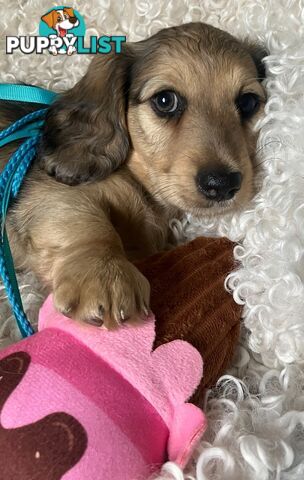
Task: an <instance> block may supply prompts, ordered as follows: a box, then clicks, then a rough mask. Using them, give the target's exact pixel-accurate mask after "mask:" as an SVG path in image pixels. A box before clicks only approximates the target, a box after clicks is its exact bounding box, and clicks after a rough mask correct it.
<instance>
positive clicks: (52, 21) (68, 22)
mask: <svg viewBox="0 0 304 480" xmlns="http://www.w3.org/2000/svg"><path fill="white" fill-rule="evenodd" d="M41 20H42V21H43V22H45V23H46V24H47V26H48V27H49V28H53V29H54V30H56V31H57V30H59V28H60V29H61V30H62V31H63V30H64V31H66V30H70V29H71V28H75V27H77V26H78V25H79V20H78V19H77V18H76V16H75V13H74V10H73V9H72V8H68V7H66V8H64V9H63V10H56V9H54V10H51V11H50V12H49V13H47V14H46V15H43V16H42V17H41Z"/></svg>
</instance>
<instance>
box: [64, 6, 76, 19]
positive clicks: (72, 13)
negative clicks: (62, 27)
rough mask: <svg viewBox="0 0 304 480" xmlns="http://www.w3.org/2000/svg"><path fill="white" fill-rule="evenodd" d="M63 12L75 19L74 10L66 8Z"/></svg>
mask: <svg viewBox="0 0 304 480" xmlns="http://www.w3.org/2000/svg"><path fill="white" fill-rule="evenodd" d="M63 11H64V12H66V13H67V14H68V16H69V17H75V13H74V10H73V8H70V7H65V8H64V9H63Z"/></svg>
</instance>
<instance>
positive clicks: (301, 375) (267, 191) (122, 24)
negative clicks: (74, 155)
mask: <svg viewBox="0 0 304 480" xmlns="http://www.w3.org/2000/svg"><path fill="white" fill-rule="evenodd" d="M1 4H3V5H4V2H3V0H1V1H0V5H1ZM50 6H51V5H50V2H49V1H47V0H39V1H38V0H19V1H17V0H12V1H10V2H5V8H1V17H0V32H1V35H0V38H1V41H4V38H5V37H4V36H5V35H17V34H18V35H27V34H33V35H34V34H36V33H37V24H38V22H39V17H40V15H42V14H43V13H45V11H47V9H49V8H50ZM71 6H73V7H74V8H76V9H77V10H79V11H80V12H81V13H82V14H83V16H84V18H85V20H86V24H87V27H88V30H87V34H89V35H98V34H99V35H101V34H103V33H104V32H107V33H111V34H126V35H127V36H128V38H129V39H130V40H139V39H142V38H144V37H145V36H147V35H149V34H152V33H154V32H156V31H157V30H158V29H160V28H162V27H166V26H171V25H175V24H180V23H183V22H187V21H190V20H202V21H205V22H209V23H212V24H213V25H215V26H219V27H221V28H223V29H226V30H228V31H230V32H232V33H233V34H234V35H237V36H240V37H244V36H249V37H250V38H252V39H257V40H260V41H262V42H264V43H265V44H266V45H267V47H268V48H269V50H270V56H269V57H268V58H267V61H266V65H267V69H268V82H267V88H268V94H269V101H268V104H267V108H266V116H265V119H264V120H263V121H261V122H260V125H259V126H258V127H259V128H261V134H260V147H259V148H260V149H259V156H260V162H263V165H262V166H263V173H262V175H261V177H260V180H261V184H262V189H261V191H260V193H259V194H258V195H257V197H256V199H255V201H254V202H253V203H252V206H251V208H249V209H248V210H247V211H245V212H243V213H242V214H241V215H240V216H232V217H229V218H225V219H223V220H222V221H221V222H220V225H217V222H214V223H212V222H210V221H207V220H206V221H205V222H203V223H202V222H197V221H195V220H194V219H191V218H189V219H188V222H185V224H184V225H176V226H175V228H176V230H177V233H180V232H181V230H183V232H184V233H185V234H186V236H187V237H188V238H192V237H194V236H196V235H198V234H199V233H202V232H204V233H209V234H210V233H212V232H214V233H218V234H220V235H226V236H228V237H229V238H231V239H233V240H238V241H239V242H240V245H239V246H238V247H236V249H235V257H236V259H238V260H239V262H240V267H239V269H238V270H236V271H235V272H233V273H232V274H231V275H230V277H229V278H228V279H227V286H228V288H230V289H231V290H232V291H233V295H234V298H235V300H236V302H238V303H241V304H242V305H244V326H243V335H242V339H241V341H240V344H239V347H238V351H237V353H236V356H235V360H234V364H233V367H232V368H231V370H230V371H229V372H227V375H225V376H224V377H223V378H222V379H221V380H220V381H219V383H218V388H216V389H215V390H214V391H212V392H210V393H209V395H208V399H207V401H206V406H205V409H206V412H207V415H208V418H209V429H208V432H207V433H206V435H205V437H204V439H203V441H202V442H201V445H200V447H199V449H198V451H197V452H196V454H195V457H194V458H193V462H192V463H191V465H189V467H188V469H187V471H186V472H184V473H183V472H181V471H180V470H179V469H178V468H177V467H176V466H175V465H172V464H167V465H165V466H164V468H163V474H162V476H161V477H160V478H162V479H165V478H171V479H172V478H173V479H175V480H183V479H188V480H190V479H191V480H192V479H197V480H217V479H218V480H219V479H224V480H247V479H248V480H256V479H259V480H279V479H280V480H300V479H302V478H304V369H303V362H304V283H303V282H304V257H303V248H304V95H303V88H304V80H303V78H304V62H303V60H304V55H303V42H304V27H303V25H304V1H303V0H204V1H202V0H201V1H200V0H169V1H168V0H130V1H127V0H90V2H83V1H80V0H75V1H74V2H73V5H71ZM2 51H3V50H2ZM88 61H89V58H88V56H82V55H79V56H73V57H69V58H68V57H66V58H64V57H62V56H60V58H54V57H52V56H51V55H49V54H45V55H43V56H40V55H39V56H38V55H37V56H35V55H31V56H25V55H22V54H18V53H15V54H14V55H10V56H8V55H4V54H3V53H2V54H1V57H0V72H1V81H4V82H14V81H25V82H28V83H33V84H37V85H42V86H45V87H49V88H52V89H55V90H63V89H66V88H67V87H70V86H71V85H72V84H74V83H75V81H76V80H77V79H78V78H80V76H81V75H82V74H83V73H84V71H85V69H86V66H87V64H88ZM20 280H21V283H22V285H23V298H24V303H25V305H26V308H27V312H28V314H29V317H30V318H32V319H34V318H36V317H37V311H38V308H39V305H40V303H41V300H42V295H41V294H39V293H38V288H37V284H35V282H33V278H32V277H31V276H23V277H22V278H21V279H20ZM0 315H1V318H2V322H1V325H2V326H1V332H0V336H1V343H0V346H4V345H6V344H8V343H10V342H12V341H16V340H17V339H18V332H17V330H16V327H15V324H14V321H13V319H12V316H11V314H10V311H9V309H8V306H7V303H6V301H5V297H4V296H3V301H2V302H1V304H0ZM117 454H118V455H119V452H117Z"/></svg>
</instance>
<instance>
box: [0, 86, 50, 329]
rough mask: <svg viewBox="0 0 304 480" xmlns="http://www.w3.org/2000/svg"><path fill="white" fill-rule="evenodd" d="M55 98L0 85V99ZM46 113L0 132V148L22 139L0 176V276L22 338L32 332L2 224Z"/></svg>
mask: <svg viewBox="0 0 304 480" xmlns="http://www.w3.org/2000/svg"><path fill="white" fill-rule="evenodd" d="M56 96H57V95H56V93H54V92H51V91H49V90H44V89H43V88H39V87H33V86H29V85H15V84H0V100H9V101H14V102H29V103H39V104H43V105H50V104H51V103H52V102H53V101H54V100H55V98H56ZM46 112H47V107H46V108H42V109H40V110H36V111H34V112H32V113H30V114H28V115H26V116H25V117H22V118H20V119H19V120H17V121H16V122H15V123H13V124H12V125H10V126H9V127H8V128H6V129H5V130H2V131H1V132H0V148H1V147H3V146H4V145H7V144H8V143H11V142H14V141H15V140H20V139H24V141H23V142H22V144H21V145H20V146H19V147H18V149H17V150H16V151H15V152H14V153H13V155H12V156H11V157H10V159H9V161H8V162H7V164H6V165H5V168H4V169H3V171H2V172H1V174H0V226H1V230H0V277H1V279H2V281H3V284H4V286H5V289H6V292H7V296H8V299H9V301H10V304H11V307H12V310H13V312H14V315H15V317H16V320H17V324H18V327H19V329H20V332H21V334H22V336H23V337H28V336H29V335H32V334H33V333H34V330H33V328H32V326H31V324H30V322H29V321H28V319H27V317H26V315H25V313H24V309H23V305H22V300H21V296H20V291H19V287H18V282H17V279H16V273H15V267H14V262H13V258H12V254H11V250H10V246H9V242H8V238H7V233H6V228H5V222H6V216H7V211H8V207H9V204H10V201H11V200H12V199H14V198H16V197H17V194H18V192H19V189H20V187H21V184H22V181H23V179H24V177H25V175H26V173H27V171H28V168H29V166H30V165H31V163H32V162H33V160H34V159H35V157H36V153H37V145H38V142H39V140H40V138H41V127H42V126H43V124H44V119H45V115H46Z"/></svg>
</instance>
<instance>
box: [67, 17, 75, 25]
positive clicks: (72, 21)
mask: <svg viewBox="0 0 304 480" xmlns="http://www.w3.org/2000/svg"><path fill="white" fill-rule="evenodd" d="M69 20H70V22H71V23H73V25H74V23H76V22H77V18H76V17H70V18H69Z"/></svg>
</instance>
